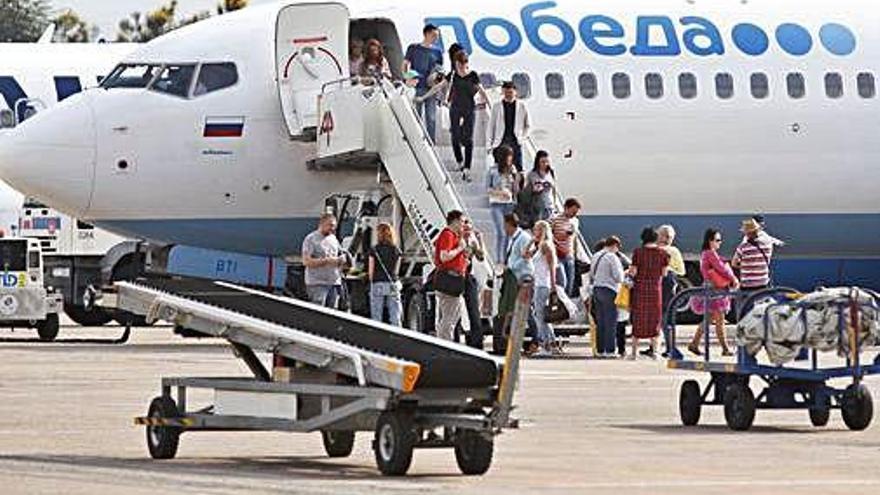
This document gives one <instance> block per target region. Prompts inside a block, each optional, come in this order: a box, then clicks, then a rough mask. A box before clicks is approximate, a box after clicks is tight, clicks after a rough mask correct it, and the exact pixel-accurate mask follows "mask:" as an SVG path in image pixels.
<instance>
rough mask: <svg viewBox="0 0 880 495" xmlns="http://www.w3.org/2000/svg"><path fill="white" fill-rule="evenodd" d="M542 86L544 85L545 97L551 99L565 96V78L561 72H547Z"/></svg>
mask: <svg viewBox="0 0 880 495" xmlns="http://www.w3.org/2000/svg"><path fill="white" fill-rule="evenodd" d="M544 86H546V90H547V97H548V98H550V99H551V100H559V99H561V98H562V97H563V96H565V79H564V78H563V77H562V74H559V73H557V72H553V73H550V74H547V77H545V78H544Z"/></svg>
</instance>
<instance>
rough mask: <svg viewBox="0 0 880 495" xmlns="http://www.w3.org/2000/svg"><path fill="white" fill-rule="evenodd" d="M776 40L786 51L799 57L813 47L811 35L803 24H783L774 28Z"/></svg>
mask: <svg viewBox="0 0 880 495" xmlns="http://www.w3.org/2000/svg"><path fill="white" fill-rule="evenodd" d="M776 41H777V42H779V46H780V47H782V49H783V50H784V51H785V52H786V53H788V54H789V55H794V56H796V57H800V56H802V55H806V54H807V53H810V50H811V49H812V48H813V37H812V36H810V32H809V31H807V30H806V29H805V28H804V27H803V26H799V25H797V24H783V25H781V26H779V27H778V28H777V29H776Z"/></svg>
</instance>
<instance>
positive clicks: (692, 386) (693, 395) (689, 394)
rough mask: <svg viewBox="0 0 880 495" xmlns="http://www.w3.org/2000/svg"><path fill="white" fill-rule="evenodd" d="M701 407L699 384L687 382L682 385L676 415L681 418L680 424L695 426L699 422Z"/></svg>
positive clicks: (692, 381) (701, 397) (701, 395)
mask: <svg viewBox="0 0 880 495" xmlns="http://www.w3.org/2000/svg"><path fill="white" fill-rule="evenodd" d="M702 406H703V394H702V393H700V384H699V383H697V381H696V380H687V381H686V382H684V383H682V384H681V391H680V392H679V395H678V413H679V415H680V416H681V424H683V425H685V426H696V425H697V423H699V422H700V411H701V408H702Z"/></svg>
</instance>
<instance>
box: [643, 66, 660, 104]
mask: <svg viewBox="0 0 880 495" xmlns="http://www.w3.org/2000/svg"><path fill="white" fill-rule="evenodd" d="M645 93H647V94H648V98H650V99H652V100H658V99H660V98H663V76H661V75H660V74H657V73H655V72H652V73H650V74H647V75H645Z"/></svg>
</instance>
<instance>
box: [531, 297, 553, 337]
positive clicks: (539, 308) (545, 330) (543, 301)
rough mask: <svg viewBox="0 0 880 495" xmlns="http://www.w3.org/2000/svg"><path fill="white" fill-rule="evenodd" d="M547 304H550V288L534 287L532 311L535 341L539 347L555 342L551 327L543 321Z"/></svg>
mask: <svg viewBox="0 0 880 495" xmlns="http://www.w3.org/2000/svg"><path fill="white" fill-rule="evenodd" d="M548 302H550V287H535V299H534V302H533V305H532V310H533V312H534V315H535V327H536V328H535V330H536V332H535V333H536V335H535V340H537V342H538V344H540V345H545V344H550V343H552V342H553V341H554V340H556V334H554V333H553V327H551V326H550V324H549V323H547V322H546V321H544V316H545V313H546V311H547V303H548Z"/></svg>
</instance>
